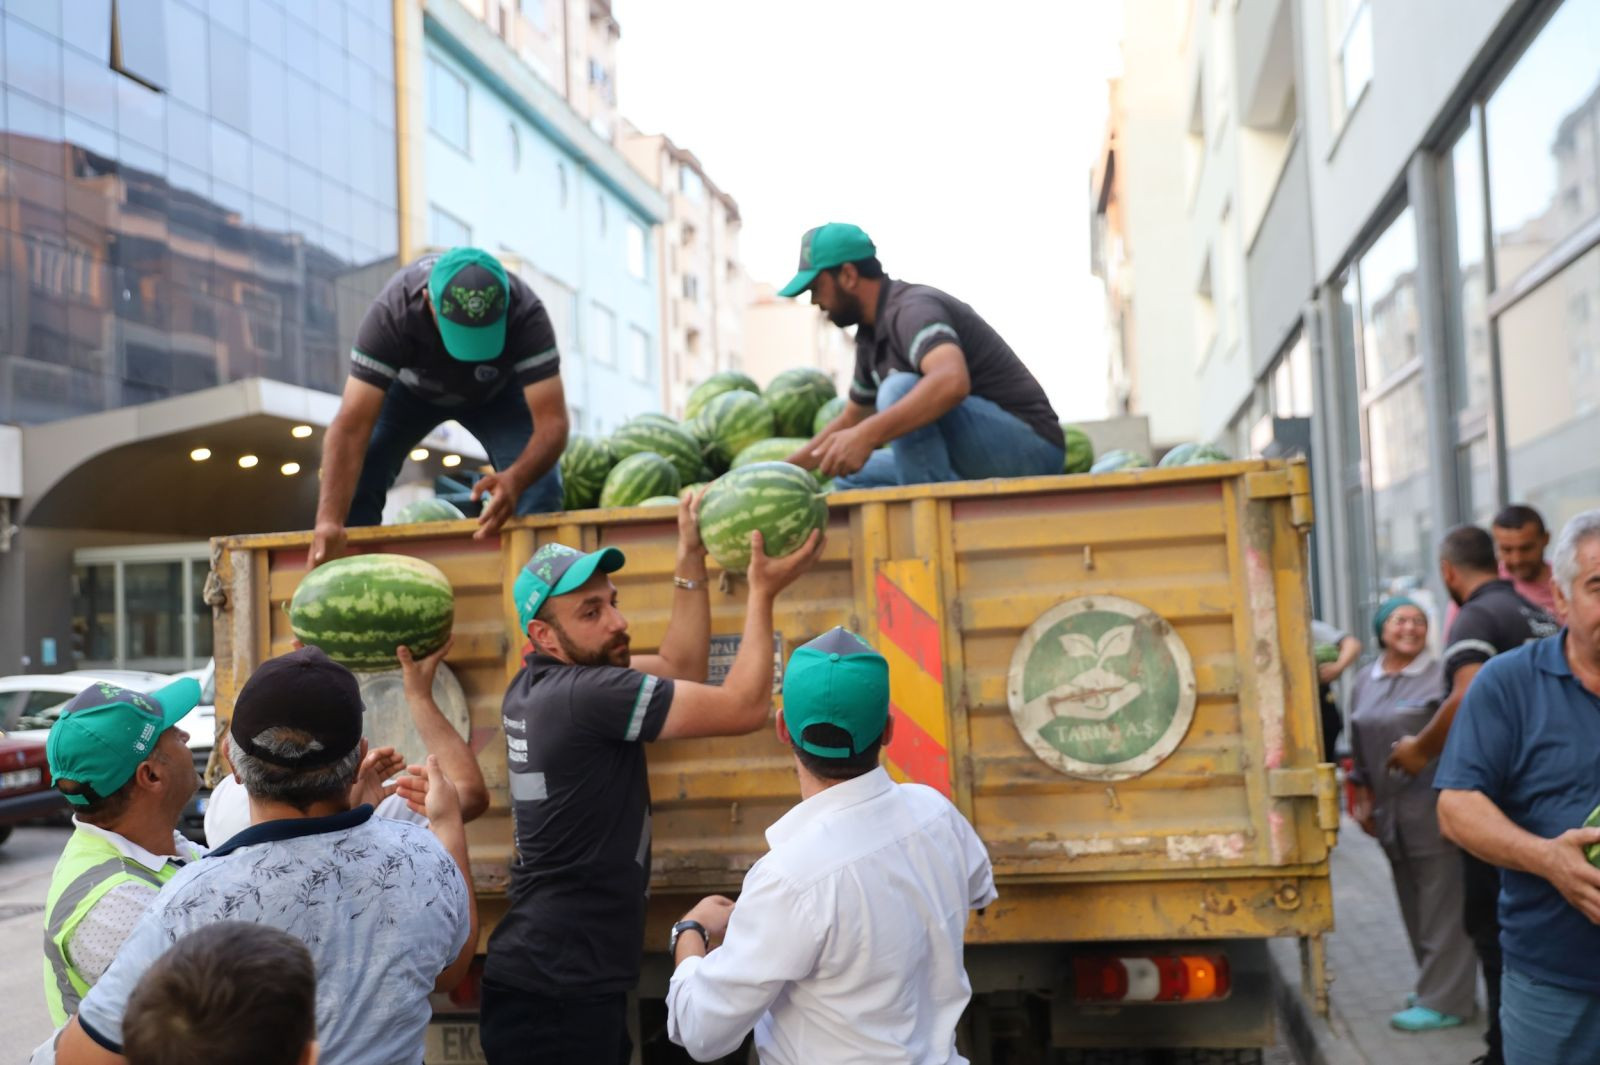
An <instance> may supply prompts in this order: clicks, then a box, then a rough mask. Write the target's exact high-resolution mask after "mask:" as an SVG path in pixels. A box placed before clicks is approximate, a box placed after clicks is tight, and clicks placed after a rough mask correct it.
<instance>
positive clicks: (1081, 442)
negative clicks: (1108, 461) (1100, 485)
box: [1061, 422, 1094, 473]
mask: <svg viewBox="0 0 1600 1065" xmlns="http://www.w3.org/2000/svg"><path fill="white" fill-rule="evenodd" d="M1061 432H1062V433H1063V434H1065V436H1066V438H1067V461H1066V466H1065V469H1064V470H1063V472H1065V473H1088V472H1089V467H1091V466H1093V465H1094V444H1092V443H1090V442H1089V434H1088V433H1086V432H1084V431H1083V430H1082V429H1079V428H1078V427H1077V426H1076V425H1068V424H1067V423H1066V422H1062V423H1061Z"/></svg>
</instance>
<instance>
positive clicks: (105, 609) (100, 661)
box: [72, 544, 211, 673]
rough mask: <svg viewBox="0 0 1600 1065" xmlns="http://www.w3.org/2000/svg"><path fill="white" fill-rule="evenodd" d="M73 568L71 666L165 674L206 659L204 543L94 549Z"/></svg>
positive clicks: (207, 623) (208, 634)
mask: <svg viewBox="0 0 1600 1065" xmlns="http://www.w3.org/2000/svg"><path fill="white" fill-rule="evenodd" d="M73 561H74V565H73V574H72V608H73V611H72V613H73V619H72V660H73V663H74V665H76V666H77V667H79V668H94V667H100V668H107V667H110V668H117V669H149V670H155V671H158V672H163V673H170V672H175V671H178V670H184V669H195V668H198V667H199V666H203V665H204V664H205V660H206V659H207V658H209V657H211V608H210V607H209V606H207V605H206V603H205V598H204V594H203V590H204V587H205V578H206V572H207V571H208V570H209V569H210V563H209V561H208V559H207V548H206V545H205V544H158V545H150V546H138V547H129V548H106V549H92V550H87V551H80V552H78V553H77V555H76V556H75V557H74V560H73Z"/></svg>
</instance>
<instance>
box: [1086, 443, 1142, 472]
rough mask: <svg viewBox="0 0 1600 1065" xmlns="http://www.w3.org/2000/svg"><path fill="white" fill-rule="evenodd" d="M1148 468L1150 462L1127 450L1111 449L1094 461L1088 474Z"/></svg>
mask: <svg viewBox="0 0 1600 1065" xmlns="http://www.w3.org/2000/svg"><path fill="white" fill-rule="evenodd" d="M1149 468H1150V460H1149V459H1147V458H1145V457H1144V456H1143V455H1140V454H1138V453H1136V452H1133V451H1129V450H1128V449H1127V448H1121V447H1119V448H1113V449H1112V450H1110V451H1107V452H1106V453H1105V454H1104V455H1101V456H1100V457H1099V458H1097V459H1095V460H1094V465H1093V466H1090V467H1089V472H1090V473H1112V472H1115V471H1117V470H1144V469H1149Z"/></svg>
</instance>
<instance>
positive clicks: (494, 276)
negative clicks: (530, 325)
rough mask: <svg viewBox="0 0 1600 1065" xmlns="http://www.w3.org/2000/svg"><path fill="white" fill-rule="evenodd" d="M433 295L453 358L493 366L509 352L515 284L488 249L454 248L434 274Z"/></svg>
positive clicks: (437, 318) (431, 278)
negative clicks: (508, 313)
mask: <svg viewBox="0 0 1600 1065" xmlns="http://www.w3.org/2000/svg"><path fill="white" fill-rule="evenodd" d="M428 295H429V296H430V297H432V299H433V316H434V320H435V321H436V322H437V323H438V324H439V336H440V337H441V338H442V339H443V340H444V349H445V350H446V351H448V352H449V353H450V357H451V358H453V359H458V360H460V361H461V362H488V361H489V360H490V359H498V358H499V357H500V355H501V353H502V352H504V351H505V350H506V311H507V310H508V309H509V307H510V304H511V283H510V281H509V280H507V278H506V268H505V267H503V266H501V265H500V260H498V259H496V258H495V257H494V256H493V255H490V254H489V253H488V252H486V251H484V250H483V249H482V248H451V249H450V250H449V251H447V252H445V253H444V254H443V255H441V256H439V258H438V259H436V260H434V263H433V268H432V269H431V270H429V271H428Z"/></svg>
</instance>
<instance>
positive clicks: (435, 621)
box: [284, 554, 456, 670]
mask: <svg viewBox="0 0 1600 1065" xmlns="http://www.w3.org/2000/svg"><path fill="white" fill-rule="evenodd" d="M284 609H285V611H286V612H287V613H288V615H289V627H290V628H291V629H293V630H294V635H295V638H296V639H298V640H299V641H300V642H301V643H303V644H306V645H307V646H309V647H320V648H322V650H323V651H324V652H325V653H326V654H327V656H328V657H329V658H331V659H333V660H334V661H335V662H341V663H343V664H344V665H346V666H348V667H350V668H351V669H362V670H376V669H396V668H398V667H399V660H398V659H396V658H395V654H394V649H395V648H396V647H398V646H400V645H402V644H404V645H405V646H406V647H408V648H410V650H411V653H412V655H413V656H415V657H417V658H425V657H426V656H428V655H431V654H432V653H433V652H435V651H437V650H438V649H439V648H440V647H443V646H444V642H445V640H447V639H449V637H450V627H451V625H452V624H454V622H455V612H456V607H455V593H454V592H453V591H452V590H451V588H450V581H449V579H448V578H447V577H445V575H444V574H443V573H441V572H439V568H438V567H437V566H434V565H432V564H431V563H428V562H424V561H423V560H422V559H420V558H412V557H411V556H410V555H384V554H372V555H350V556H347V557H345V558H337V559H334V560H333V561H332V562H325V563H323V564H322V565H320V566H318V567H317V568H316V569H314V570H312V571H311V572H310V573H307V574H306V575H305V577H304V578H302V579H301V581H300V587H298V588H296V589H295V590H294V597H293V598H292V599H290V600H289V603H288V605H287V606H286V607H285V608H284Z"/></svg>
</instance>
